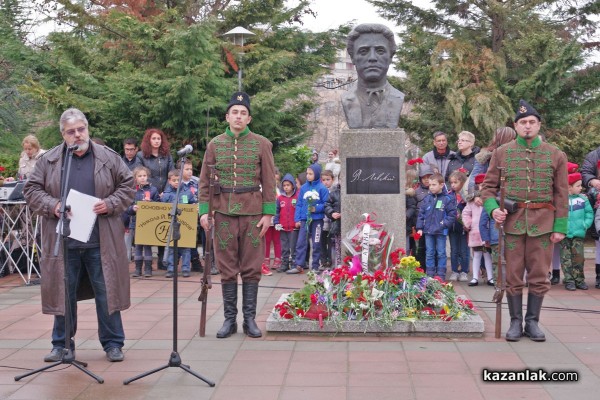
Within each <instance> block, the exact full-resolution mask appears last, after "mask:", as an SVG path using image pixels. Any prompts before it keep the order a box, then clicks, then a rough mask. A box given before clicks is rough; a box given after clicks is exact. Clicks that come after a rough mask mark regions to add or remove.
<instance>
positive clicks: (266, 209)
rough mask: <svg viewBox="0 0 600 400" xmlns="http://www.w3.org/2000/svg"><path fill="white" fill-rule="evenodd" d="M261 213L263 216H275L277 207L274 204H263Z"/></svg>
mask: <svg viewBox="0 0 600 400" xmlns="http://www.w3.org/2000/svg"><path fill="white" fill-rule="evenodd" d="M262 213H263V215H275V214H276V213H277V206H276V205H275V203H263V206H262Z"/></svg>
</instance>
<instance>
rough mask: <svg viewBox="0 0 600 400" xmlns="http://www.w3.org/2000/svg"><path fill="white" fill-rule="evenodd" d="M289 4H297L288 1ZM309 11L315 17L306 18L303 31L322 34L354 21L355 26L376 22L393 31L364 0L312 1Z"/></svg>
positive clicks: (390, 24) (391, 24) (387, 22)
mask: <svg viewBox="0 0 600 400" xmlns="http://www.w3.org/2000/svg"><path fill="white" fill-rule="evenodd" d="M289 4H290V5H291V4H297V1H295V0H289ZM310 9H311V10H313V11H314V12H315V13H317V17H316V18H314V17H312V16H306V17H305V18H304V20H303V22H304V25H303V26H302V28H303V29H307V30H310V31H313V32H322V31H326V30H328V29H334V28H337V27H338V26H340V25H342V24H344V23H347V22H350V21H353V20H355V21H356V23H357V24H362V23H369V22H376V23H380V24H384V25H386V26H388V27H390V29H392V30H394V31H395V29H394V23H392V22H390V21H388V20H386V19H383V18H381V17H380V16H379V15H377V12H376V11H375V7H374V6H373V5H371V4H370V3H368V2H367V1H366V0H313V1H312V4H311V6H310Z"/></svg>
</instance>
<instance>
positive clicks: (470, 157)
mask: <svg viewBox="0 0 600 400" xmlns="http://www.w3.org/2000/svg"><path fill="white" fill-rule="evenodd" d="M477 153H479V147H473V148H472V149H471V152H470V153H469V154H467V155H466V156H463V155H462V154H461V153H460V152H458V151H457V152H456V153H452V154H450V156H449V157H448V159H449V160H450V161H449V162H448V168H447V169H446V175H445V176H444V179H445V180H446V182H448V181H449V179H450V174H451V173H453V172H454V171H456V170H458V169H460V168H464V169H466V170H467V173H466V175H467V177H469V176H470V175H471V171H473V166H474V165H475V156H476V155H477Z"/></svg>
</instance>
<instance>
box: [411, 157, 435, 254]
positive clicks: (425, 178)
mask: <svg viewBox="0 0 600 400" xmlns="http://www.w3.org/2000/svg"><path fill="white" fill-rule="evenodd" d="M432 174H433V171H432V169H431V167H430V166H429V165H428V164H422V165H421V167H420V168H419V185H418V186H417V188H416V189H415V198H416V199H417V217H418V215H419V214H418V210H420V209H421V204H423V200H424V199H425V197H427V195H428V194H429V178H430V177H431V175H432ZM415 228H416V222H415ZM415 244H417V243H415ZM416 247H417V251H416V253H417V254H416V255H415V257H416V258H417V261H418V262H419V264H421V266H424V265H425V237H424V236H423V235H420V238H419V243H418V246H416Z"/></svg>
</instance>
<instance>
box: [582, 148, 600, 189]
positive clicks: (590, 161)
mask: <svg viewBox="0 0 600 400" xmlns="http://www.w3.org/2000/svg"><path fill="white" fill-rule="evenodd" d="M598 161H600V147H598V148H597V149H596V150H592V151H590V152H589V153H588V154H587V155H586V156H585V159H584V160H583V165H582V166H581V179H582V180H583V187H585V188H589V186H590V181H591V180H592V179H598V178H599V176H600V174H599V173H598V170H599V169H600V168H598Z"/></svg>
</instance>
